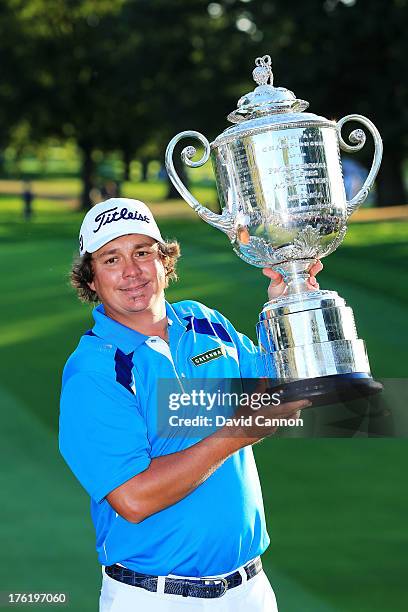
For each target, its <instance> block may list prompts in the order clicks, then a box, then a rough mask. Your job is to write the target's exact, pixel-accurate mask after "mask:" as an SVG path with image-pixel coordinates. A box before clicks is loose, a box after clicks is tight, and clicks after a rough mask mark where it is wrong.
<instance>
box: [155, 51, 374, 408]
mask: <svg viewBox="0 0 408 612" xmlns="http://www.w3.org/2000/svg"><path fill="white" fill-rule="evenodd" d="M256 64H257V67H256V68H255V70H254V73H253V75H254V79H255V80H256V82H257V83H258V87H256V89H255V90H254V91H253V92H251V93H249V94H247V95H246V96H243V97H242V98H241V99H240V100H239V102H238V108H237V109H236V110H235V111H233V112H232V113H230V115H229V116H228V119H229V120H230V121H231V122H232V123H233V124H234V125H233V126H232V127H229V128H227V129H226V130H225V131H224V132H223V133H222V134H220V135H219V136H218V137H217V138H216V139H215V140H214V142H212V143H211V144H209V143H208V141H207V140H206V139H205V137H204V136H202V135H201V134H199V133H198V132H182V133H181V134H179V135H177V136H176V137H175V138H173V140H172V141H171V142H170V143H169V146H168V149H167V153H166V166H167V171H168V173H169V176H170V178H171V180H172V181H173V183H174V184H175V186H176V188H177V189H178V190H179V191H180V193H181V194H182V195H183V197H184V198H185V199H186V200H187V202H188V203H189V204H190V205H191V206H192V207H193V208H194V209H195V210H196V211H197V213H198V214H199V215H200V216H201V217H202V218H203V219H204V220H205V221H207V222H208V223H209V224H211V225H214V226H215V227H217V228H219V229H221V230H222V231H224V232H225V233H226V234H227V235H228V237H229V239H230V241H231V244H232V247H233V249H234V251H235V252H236V254H237V255H238V256H239V257H241V258H242V259H243V260H244V261H246V262H247V263H249V264H251V265H254V266H257V267H272V268H274V269H275V270H277V271H279V272H280V273H281V274H283V276H284V279H285V281H286V283H287V291H286V293H285V294H284V295H283V296H282V297H280V298H278V299H275V300H272V301H270V302H268V303H266V304H265V305H264V308H263V310H262V312H261V314H260V320H259V323H258V326H257V332H258V339H259V344H260V347H261V350H262V351H263V356H264V363H265V373H266V375H267V376H270V377H273V378H278V379H279V380H280V381H282V382H287V383H293V381H300V382H302V383H303V386H302V391H303V392H304V393H303V394H304V395H310V396H313V397H315V396H321V397H322V398H326V399H327V397H328V396H330V393H331V391H330V390H331V389H333V385H334V388H339V387H341V388H342V389H343V390H344V389H346V391H347V390H349V391H350V394H349V395H350V396H352V395H353V389H355V388H356V386H357V387H358V389H359V393H361V392H363V393H366V394H368V393H372V392H374V391H376V390H378V388H379V385H378V383H375V382H374V381H373V379H372V378H371V374H370V367H369V363H368V358H367V355H366V351H365V346H364V341H363V340H361V339H359V338H358V336H357V332H356V328H355V324H354V317H353V312H352V310H351V308H350V307H348V306H346V305H345V302H344V300H343V299H342V298H341V297H339V296H338V295H337V293H336V292H334V291H325V290H322V291H310V290H308V288H307V278H308V276H309V273H308V270H309V269H310V267H311V265H313V263H314V262H315V261H316V260H317V259H320V258H323V257H326V256H327V255H329V254H330V253H332V252H333V251H334V250H335V249H336V248H337V247H338V246H339V245H340V243H341V242H342V240H343V238H344V235H345V233H346V230H347V220H348V218H349V216H350V215H351V214H352V212H354V210H356V209H357V208H358V207H359V206H360V204H361V203H362V202H363V201H364V200H365V198H366V197H367V195H368V192H369V189H370V187H371V186H372V184H373V182H374V179H375V176H376V174H377V172H378V169H379V165H380V162H381V155H382V143H381V138H380V135H379V134H378V131H377V129H376V128H375V126H374V125H373V124H372V123H371V122H370V121H369V120H368V119H366V118H365V117H361V116H360V115H349V116H347V117H344V118H343V119H342V120H341V121H340V122H338V123H336V122H334V121H329V120H327V119H325V118H324V117H319V116H317V115H314V114H312V113H305V112H303V111H304V110H305V109H306V108H307V106H308V103H307V102H305V101H304V100H299V99H297V98H296V97H295V95H294V94H293V93H292V92H291V91H288V90H287V89H284V88H281V87H279V88H276V87H273V85H272V72H271V68H270V57H269V56H265V57H264V58H258V59H257V60H256ZM268 81H270V83H269V84H268ZM350 120H354V121H359V122H360V123H362V124H363V125H364V126H365V127H366V128H367V129H368V130H369V131H370V132H371V134H372V135H373V138H374V142H375V155H374V161H373V165H372V168H371V170H370V173H369V175H368V177H367V179H366V181H365V183H364V185H363V187H362V189H361V190H360V191H359V193H358V194H357V195H356V196H355V197H354V198H353V199H352V200H351V201H350V202H348V201H347V200H346V195H345V189H344V184H343V176H342V169H341V160H340V147H341V148H342V149H344V150H346V151H349V152H353V151H357V150H359V149H361V148H362V147H363V146H364V144H365V133H364V132H363V130H361V129H358V130H354V131H353V132H352V133H351V134H350V136H349V139H350V142H351V143H352V144H346V143H345V142H344V140H343V138H342V136H341V129H342V126H343V125H344V123H346V122H347V121H350ZM184 137H194V138H197V139H198V140H199V141H200V142H201V143H202V144H203V146H204V149H205V152H204V156H203V157H202V159H200V160H199V161H192V159H191V158H192V157H193V156H194V155H195V153H196V151H195V148H194V147H191V146H190V147H187V148H186V149H184V150H183V152H182V158H183V160H184V162H185V163H186V164H187V165H189V166H192V167H197V166H200V165H202V164H203V163H205V162H206V161H207V159H208V158H209V156H210V155H211V160H212V163H213V167H214V173H215V177H216V184H217V190H218V196H219V200H220V204H221V208H222V213H221V214H220V215H218V214H216V213H213V212H212V211H210V210H208V209H207V208H205V207H203V206H202V205H201V204H199V203H198V202H197V200H195V198H194V197H193V196H192V195H191V194H190V192H189V191H188V190H187V189H186V187H185V186H184V185H183V184H182V183H181V181H180V179H179V177H178V176H177V174H176V172H175V170H174V165H173V161H172V155H173V150H174V146H175V145H176V143H177V142H178V141H179V140H180V139H181V138H184ZM295 387H296V389H299V385H297V386H296V385H295ZM346 395H347V393H346Z"/></svg>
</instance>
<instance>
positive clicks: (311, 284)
mask: <svg viewBox="0 0 408 612" xmlns="http://www.w3.org/2000/svg"><path fill="white" fill-rule="evenodd" d="M307 288H308V289H309V290H310V291H316V290H317V289H319V288H320V285H319V283H318V282H317V280H316V277H315V276H309V278H308V279H307Z"/></svg>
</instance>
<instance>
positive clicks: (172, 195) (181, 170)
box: [166, 155, 188, 200]
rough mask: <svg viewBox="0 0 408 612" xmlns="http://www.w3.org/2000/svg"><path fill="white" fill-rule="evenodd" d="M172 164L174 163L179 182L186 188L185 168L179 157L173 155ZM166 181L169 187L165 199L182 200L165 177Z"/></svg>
mask: <svg viewBox="0 0 408 612" xmlns="http://www.w3.org/2000/svg"><path fill="white" fill-rule="evenodd" d="M173 162H174V168H175V170H176V172H177V174H178V175H179V177H180V179H181V181H182V182H183V183H184V185H185V186H186V187H187V188H188V177H187V172H186V166H185V165H184V163H183V162H182V160H181V157H180V155H174V156H173ZM166 174H167V173H166ZM167 181H168V185H169V187H168V190H167V199H168V200H176V199H183V196H181V195H180V194H179V192H178V191H177V189H176V188H175V187H174V185H173V183H172V182H171V181H170V179H169V177H168V176H167Z"/></svg>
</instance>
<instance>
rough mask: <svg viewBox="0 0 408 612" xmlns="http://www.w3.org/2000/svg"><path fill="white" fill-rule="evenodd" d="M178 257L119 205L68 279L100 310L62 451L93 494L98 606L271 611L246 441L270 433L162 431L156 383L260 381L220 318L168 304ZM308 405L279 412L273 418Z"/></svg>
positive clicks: (65, 394)
mask: <svg viewBox="0 0 408 612" xmlns="http://www.w3.org/2000/svg"><path fill="white" fill-rule="evenodd" d="M178 256H179V247H178V244H177V243H175V242H171V243H169V242H165V241H164V240H163V238H162V236H161V234H160V231H159V228H158V227H157V225H156V222H155V220H154V218H153V215H152V213H151V211H150V210H149V209H148V207H147V206H146V205H145V204H143V203H142V202H139V201H136V200H129V199H124V198H112V199H110V200H107V201H106V202H102V203H100V204H97V205H96V206H94V208H92V209H91V210H90V211H89V212H88V213H87V215H86V216H85V218H84V221H83V223H82V227H81V231H80V260H79V261H78V262H77V263H76V264H75V265H74V267H73V271H72V282H73V284H74V286H75V287H76V288H77V291H78V294H79V296H80V298H81V299H83V300H85V301H88V302H89V301H94V302H97V301H99V302H101V304H100V305H99V306H97V307H96V308H95V310H94V313H93V315H94V319H95V325H94V327H93V329H92V331H89V332H87V333H86V334H85V335H84V336H83V337H82V338H81V341H80V343H79V346H78V348H77V349H76V351H75V352H74V353H73V354H72V355H71V357H70V358H69V359H68V362H67V364H66V366H65V369H64V374H63V387H62V394H61V417H60V449H61V453H62V455H63V456H64V458H65V460H66V461H67V463H68V465H69V466H70V468H71V469H72V471H73V472H74V474H75V475H76V477H77V478H78V480H79V481H80V482H81V484H82V485H83V486H84V488H85V489H86V490H87V491H88V493H89V495H90V496H91V513H92V518H93V521H94V524H95V529H96V545H97V551H98V558H99V561H100V563H101V565H102V572H103V583H102V590H101V597H100V611H101V612H108V611H109V612H115V611H120V612H127V611H130V610H141V611H142V610H149V611H150V610H152V611H157V612H161V611H166V612H178V611H180V610H183V611H187V610H188V611H189V612H190V611H193V612H194V611H195V610H207V609H210V608H211V610H214V611H217V612H223V611H225V612H227V611H229V610H234V612H240V611H242V612H244V611H245V612H247V611H248V610H251V611H252V612H259V611H272V612H273V611H274V610H276V609H277V608H276V601H275V596H274V593H273V590H272V588H271V586H270V584H269V582H268V580H267V578H266V576H265V574H264V572H263V571H262V565H261V562H260V558H259V556H260V555H261V554H262V553H263V552H264V550H265V549H266V548H267V546H268V544H269V538H268V535H267V532H266V527H265V517H264V511H263V503H262V494H261V489H260V484H259V479H258V474H257V470H256V466H255V462H254V458H253V453H252V447H251V445H252V444H254V443H256V442H257V441H258V440H259V439H261V437H264V436H265V435H269V434H271V433H273V432H274V429H270V430H269V431H265V432H264V433H262V434H260V433H259V432H252V431H251V432H248V431H245V430H244V429H243V428H241V429H240V428H239V427H238V428H237V430H236V431H235V432H234V436H226V435H225V432H223V429H219V430H217V431H215V432H213V433H211V434H210V435H207V436H201V438H200V439H199V440H197V441H194V440H192V439H191V437H189V436H188V435H185V436H184V437H183V436H182V435H178V436H176V435H169V436H167V437H163V436H160V435H159V434H158V431H157V420H156V417H157V411H156V398H157V396H156V392H157V382H158V379H159V378H168V379H175V380H176V382H178V383H180V386H181V387H182V381H183V378H184V379H185V380H188V379H189V378H194V377H196V376H199V377H203V378H211V377H213V378H215V377H217V378H224V379H228V378H238V377H243V378H245V377H254V376H257V371H256V366H257V362H258V359H257V357H258V350H257V349H256V347H255V346H254V345H253V344H252V342H251V341H250V340H249V339H248V338H246V337H245V336H243V335H242V334H239V333H238V332H237V331H236V330H235V329H234V327H233V326H232V324H231V323H230V322H229V321H228V320H227V319H226V318H225V317H223V316H222V315H221V314H220V313H218V312H216V311H214V310H212V309H210V308H207V307H206V306H204V305H202V304H199V303H198V302H193V301H183V302H178V303H175V304H169V303H167V302H166V301H165V295H164V292H165V289H166V287H167V285H168V281H169V279H171V278H174V277H175V265H176V260H177V258H178ZM319 269H321V264H318V265H317V266H316V267H315V268H314V269H313V270H311V273H312V276H311V278H310V281H309V283H310V284H309V286H310V288H311V289H312V288H314V287H315V286H317V284H316V279H315V277H314V274H315V273H316V272H317V271H319ZM264 272H265V274H266V275H267V276H269V277H270V278H271V279H272V281H271V287H270V290H269V293H270V297H273V296H274V295H279V294H281V293H282V292H283V291H284V289H285V286H284V283H283V282H282V279H281V277H280V276H279V275H278V274H276V273H274V272H273V271H272V270H265V271H264ZM214 351H215V352H214ZM203 355H210V356H211V359H210V358H209V359H208V360H206V358H204V357H202V356H203ZM214 356H215V357H216V358H213V357H214ZM197 357H200V359H201V361H200V360H199V363H201V362H202V361H204V366H200V367H201V370H200V372H199V373H197V365H196V363H197V359H195V360H194V358H197ZM307 404H308V402H306V401H297V402H292V403H291V404H286V405H281V406H278V407H277V408H276V409H274V410H275V411H274V413H273V416H275V417H279V416H289V415H293V414H294V413H295V412H296V411H298V410H299V409H301V408H302V407H304V406H306V405H307ZM209 577H211V578H209ZM210 600H211V601H210Z"/></svg>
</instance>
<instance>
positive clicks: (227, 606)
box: [99, 568, 278, 612]
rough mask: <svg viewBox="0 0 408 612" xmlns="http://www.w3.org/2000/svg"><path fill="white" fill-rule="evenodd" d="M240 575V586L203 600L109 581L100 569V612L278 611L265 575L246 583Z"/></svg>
mask: <svg viewBox="0 0 408 612" xmlns="http://www.w3.org/2000/svg"><path fill="white" fill-rule="evenodd" d="M229 573H232V572H229ZM240 573H241V576H245V581H244V579H243V582H242V584H240V585H239V586H237V587H235V588H233V589H230V590H228V591H227V592H226V593H225V595H223V596H222V597H217V598H214V599H203V598H200V597H182V596H180V595H169V594H167V593H163V592H162V593H157V592H156V593H155V592H150V591H146V590H145V589H141V588H139V587H134V586H131V585H128V584H124V583H123V582H118V581H117V580H114V579H113V578H110V577H109V576H107V575H106V574H105V572H104V568H102V574H103V580H102V588H101V596H100V600H99V612H278V607H277V604H276V598H275V593H274V592H273V589H272V587H271V585H270V583H269V580H268V578H267V576H266V574H265V572H264V571H263V570H262V571H260V572H259V574H257V575H256V576H254V577H253V578H251V579H250V580H248V581H247V580H246V574H245V571H242V572H240ZM163 582H164V581H161V583H162V584H163ZM162 588H163V587H162Z"/></svg>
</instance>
